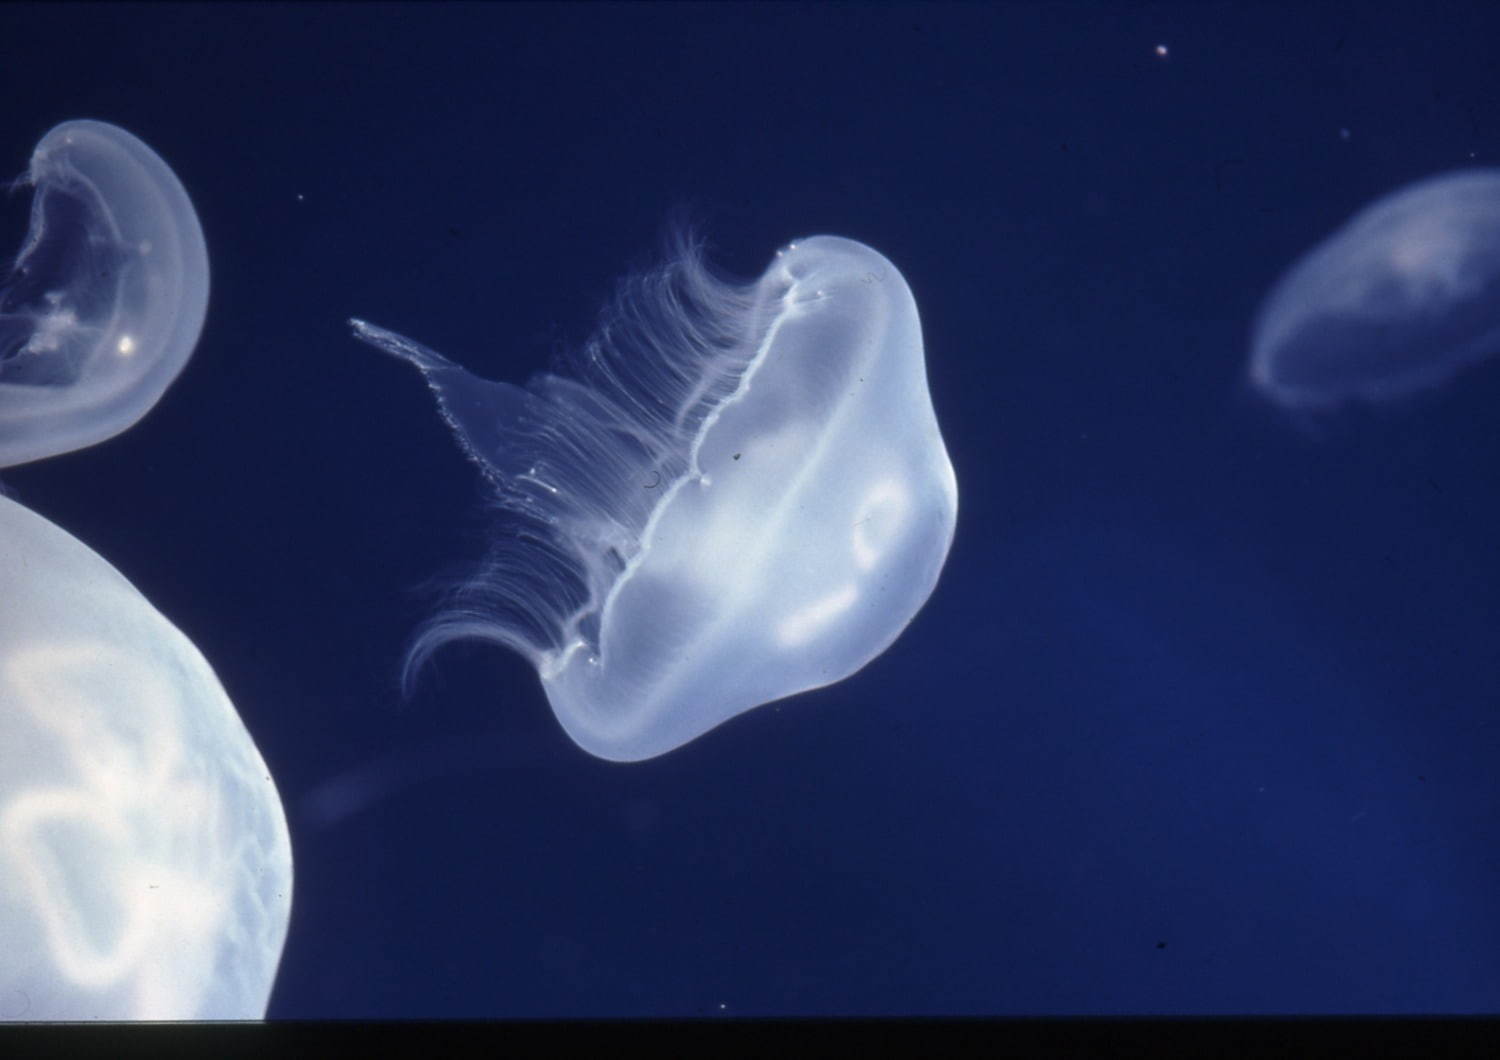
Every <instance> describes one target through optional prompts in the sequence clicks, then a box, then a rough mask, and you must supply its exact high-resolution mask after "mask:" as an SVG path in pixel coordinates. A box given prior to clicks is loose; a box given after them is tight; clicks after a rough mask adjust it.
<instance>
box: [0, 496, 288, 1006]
mask: <svg viewBox="0 0 1500 1060" xmlns="http://www.w3.org/2000/svg"><path fill="white" fill-rule="evenodd" d="M0 540H3V541H4V542H5V547H4V548H3V549H0V939H3V940H4V944H3V945H0V1018H5V1019H24V1020H55V1019H67V1020H76V1019H245V1018H259V1017H260V1016H262V1015H263V1014H264V1013H265V1008H266V1001H267V999H268V997H269V996H270V991H271V983H272V981H273V980H274V978H275V974H276V965H277V962H278V961H279V959H280V955H281V947H282V943H283V942H284V940H285V938H286V928H287V918H288V915H289V912H290V903H291V873H292V859H291V846H290V843H289V841H288V838H287V829H286V821H285V818H284V817H283V815H282V810H281V801H280V799H279V798H278V797H277V795H276V788H275V785H274V784H273V783H272V782H271V777H270V775H269V774H268V772H267V770H266V765H265V762H263V761H262V760H261V757H260V754H259V753H258V752H257V751H256V749H255V744H254V743H253V742H252V741H251V739H250V735H249V734H248V733H247V732H246V731H245V727H244V725H243V724H242V723H241V722H240V719H239V715H238V714H236V713H235V710H234V706H233V705H232V704H231V703H230V701H229V698H228V697H227V696H226V695H225V694H224V689H223V688H222V687H221V686H220V684H219V682H218V680H217V679H216V678H215V676H214V672H213V670H212V669H210V668H209V665H208V663H207V662H205V661H204V659H203V656H202V655H200V654H199V653H198V650H197V649H196V648H194V647H193V645H192V643H191V642H190V641H189V640H188V639H187V638H186V637H184V636H183V635H182V634H181V633H180V632H178V630H177V629H176V628H175V627H174V626H173V625H172V624H171V623H170V622H168V621H167V620H166V619H165V618H163V617H162V615H161V614H160V613H159V612H157V611H156V609H155V608H153V607H152V606H151V605H150V603H148V602H147V601H146V599H145V598H144V597H143V596H141V594H140V593H139V592H137V591H136V590H135V588H134V587H133V586H131V584H130V583H129V582H128V581H126V580H125V579H124V578H123V577H122V576H121V575H120V574H119V572H118V571H116V570H115V569H114V568H113V567H111V566H110V565H109V564H108V563H106V562H105V561H104V560H103V559H101V558H100V557H99V556H98V555H97V554H96V553H94V552H93V551H91V550H90V549H89V548H88V547H87V546H85V545H84V544H83V543H82V542H80V541H78V540H77V539H75V538H74V537H72V536H71V535H70V534H68V533H66V532H64V531H63V530H61V529H59V528H58V527H56V526H54V525H52V524H51V523H50V522H48V521H47V520H46V519H43V518H42V517H41V516H39V515H35V514H33V513H32V512H30V511H28V510H27V509H25V508H23V507H21V506H20V505H18V504H16V503H15V502H14V501H11V500H8V499H6V498H4V497H0Z"/></svg>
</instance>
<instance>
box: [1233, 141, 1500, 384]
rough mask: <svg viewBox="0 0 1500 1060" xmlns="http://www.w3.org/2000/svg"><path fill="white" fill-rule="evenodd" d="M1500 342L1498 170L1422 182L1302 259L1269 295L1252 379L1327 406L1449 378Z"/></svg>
mask: <svg viewBox="0 0 1500 1060" xmlns="http://www.w3.org/2000/svg"><path fill="white" fill-rule="evenodd" d="M1497 353H1500V170H1494V169H1469V170H1459V171H1456V172H1452V173H1445V174H1440V175H1438V176H1434V177H1429V178H1427V179H1425V180H1420V181H1417V182H1416V183H1414V184H1411V185H1408V186H1407V187H1405V188H1402V189H1400V190H1398V191H1395V192H1393V193H1391V194H1389V195H1386V196H1384V197H1383V198H1381V199H1378V200H1377V201H1376V202H1374V203H1372V204H1371V205H1369V206H1366V207H1365V208H1364V209H1363V210H1361V211H1360V212H1359V213H1357V214H1355V215H1354V216H1353V217H1352V218H1351V219H1350V220H1349V221H1348V222H1346V223H1345V224H1344V225H1343V227H1341V228H1340V229H1338V231H1336V232H1334V233H1333V234H1332V235H1331V236H1329V237H1328V238H1327V239H1326V240H1324V241H1323V242H1322V243H1320V244H1318V245H1317V246H1316V247H1314V248H1313V249H1312V250H1311V251H1309V252H1308V253H1307V254H1305V255H1304V256H1303V257H1302V258H1301V259H1300V260H1298V261H1297V262H1296V263H1295V264H1294V265H1293V266H1292V267H1291V268H1290V269H1289V270H1288V271H1287V272H1286V274H1285V275H1284V276H1282V278H1281V279H1280V280H1278V281H1277V283H1276V285H1275V287H1274V288H1273V289H1272V291H1271V293H1270V294H1269V295H1268V296H1267V298H1266V300H1265V302H1264V303H1263V304H1262V306H1261V309H1260V311H1259V314H1258V315H1257V318H1256V322H1255V328H1254V334H1253V338H1252V341H1251V355H1250V363H1249V380H1250V383H1251V384H1252V385H1253V386H1254V387H1256V388H1257V389H1258V390H1259V391H1260V392H1262V393H1263V394H1264V395H1265V396H1266V397H1268V398H1269V399H1270V400H1271V401H1272V402H1273V403H1275V404H1276V405H1278V406H1280V407H1282V408H1286V409H1290V410H1295V411H1310V412H1318V411H1323V410H1331V409H1336V408H1339V407H1341V406H1344V405H1347V404H1349V403H1351V402H1365V403H1369V404H1379V403H1383V402H1387V401H1391V400H1393V399H1398V398H1403V397H1406V396H1409V395H1412V394H1416V393H1419V392H1421V391H1424V390H1428V389H1431V388H1433V387H1436V386H1439V385H1441V384H1442V383H1444V382H1446V381H1447V380H1449V379H1450V378H1452V377H1453V376H1454V375H1456V374H1457V373H1459V372H1461V371H1463V370H1464V369H1466V368H1469V367H1470V366H1473V365H1475V364H1477V363H1479V362H1480V361H1483V360H1485V359H1486V358H1489V357H1491V356H1494V355H1495V354H1497Z"/></svg>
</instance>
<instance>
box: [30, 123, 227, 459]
mask: <svg viewBox="0 0 1500 1060" xmlns="http://www.w3.org/2000/svg"><path fill="white" fill-rule="evenodd" d="M23 181H24V183H27V184H30V185H31V186H32V187H33V188H34V189H35V193H34V196H33V198H32V204H31V227H30V230H29V231H28V232H27V234H26V239H25V241H24V242H23V244H22V246H21V252H20V254H19V256H18V257H17V258H16V261H15V264H14V265H13V266H12V267H11V270H10V275H9V276H8V277H7V279H6V280H5V282H4V284H3V285H0V466H8V465H13V464H22V463H25V462H27V461H30V460H38V459H40V458H42V457H45V456H51V455H53V454H54V453H64V452H68V451H69V450H73V449H79V448H82V447H83V446H86V445H93V444H94V443H96V442H101V441H103V440H105V439H106V438H111V437H113V436H114V435H116V434H119V433H120V432H121V431H123V430H125V429H126V428H127V427H129V426H130V425H131V424H133V423H135V422H136V420H138V419H140V418H141V417H142V416H144V415H145V414H146V413H147V412H148V411H150V409H151V407H152V406H153V405H155V404H156V402H157V400H158V399H159V398H160V397H161V395H162V393H163V392H164V391H165V390H166V389H167V387H168V386H169V385H170V384H171V382H172V380H173V379H175V378H176V377H177V373H178V372H180V371H181V370H182V366H183V365H184V364H186V363H187V359H188V355H189V354H191V353H192V352H193V345H194V343H196V342H197V341H198V332H199V331H200V330H201V329H202V327H203V314H204V310H205V307H206V306H207V304H208V253H207V250H206V249H205V247H204V244H203V231H202V229H201V228H200V227H199V225H198V215H197V214H196V213H195V212H194V211H193V204H192V203H191V202H190V201H189V199H188V196H187V193H186V192H185V191H183V188H182V185H181V184H180V183H179V182H178V180H177V177H176V176H175V175H174V174H173V173H172V171H171V170H170V169H169V168H167V164H166V163H165V162H163V161H162V160H161V159H160V158H159V157H157V155H156V153H155V152H154V151H152V150H151V148H149V147H147V146H146V145H145V144H143V143H141V141H140V140H138V139H136V138H135V137H134V136H132V135H131V134H130V133H128V132H126V131H125V130H124V129H120V128H117V127H116V126H113V125H108V124H106V123H104V122H99V121H70V122H64V123H63V124H61V125H59V126H57V127H56V128H54V129H53V130H52V131H51V132H49V133H47V135H46V136H44V137H42V140H41V142H40V143H39V144H37V146H36V150H35V151H34V152H33V153H32V156H31V167H30V169H29V170H28V172H27V173H26V176H25V177H24V178H23Z"/></svg>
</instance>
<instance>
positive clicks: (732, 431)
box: [351, 236, 958, 761]
mask: <svg viewBox="0 0 1500 1060" xmlns="http://www.w3.org/2000/svg"><path fill="white" fill-rule="evenodd" d="M351 323H352V325H353V328H354V333H355V335H356V336H358V337H359V338H361V339H363V340H364V341H366V342H369V343H371V344H373V345H375V346H377V347H380V348H381V349H384V350H386V351H388V352H390V353H393V354H395V355H397V356H398V357H401V358H404V359H405V360H407V361H409V362H411V363H412V364H413V365H415V366H416V367H417V368H418V369H420V370H421V372H422V373H423V375H424V376H425V377H426V379H427V382H428V384H429V386H430V387H431V388H432V390H433V391H434V393H435V394H436V396H437V399H438V402H439V405H440V408H441V411H442V413H443V415H444V417H445V418H446V420H447V421H448V423H449V425H450V426H451V427H452V428H453V431H454V433H455V434H456V435H457V437H458V440H459V442H460V443H461V445H462V446H463V448H464V449H465V451H466V452H467V453H468V455H469V456H470V458H472V459H473V461H474V462H475V463H476V464H477V465H478V466H479V468H480V470H481V471H482V472H483V473H484V474H485V476H486V477H487V479H488V480H489V484H490V486H491V487H492V488H493V491H494V494H495V498H496V500H497V502H498V504H499V505H500V507H501V508H502V509H503V514H504V519H503V521H502V522H501V523H500V525H498V526H497V528H496V539H495V542H494V545H493V548H492V550H491V553H490V555H489V558H488V559H487V561H486V562H485V564H484V566H483V568H482V569H481V571H480V572H479V574H478V575H477V576H476V577H475V578H473V579H472V580H471V581H470V582H469V583H467V584H466V585H464V586H462V587H461V588H460V589H458V590H457V591H456V592H455V594H454V596H453V598H452V600H451V601H450V606H449V607H448V608H447V609H446V610H445V611H444V612H443V613H441V614H440V615H438V616H437V617H436V618H435V619H434V620H432V622H430V623H429V625H428V626H427V627H426V629H425V630H424V631H423V632H422V634H421V635H420V636H419V637H418V639H417V641H416V643H415V644H414V645H413V648H412V652H411V654H410V656H409V657H408V660H407V664H408V665H407V673H408V677H409V676H410V675H411V673H412V670H413V668H414V667H415V666H417V665H419V664H420V663H421V661H422V660H423V659H424V658H425V657H426V656H427V655H428V654H429V653H430V652H431V651H432V650H433V649H434V648H436V647H437V646H439V645H441V644H442V643H444V642H446V641H449V640H453V639H457V638H466V637H473V638H482V639H490V640H494V641H497V642H499V643H501V644H504V645H507V646H509V647H511V648H513V649H515V650H516V651H519V652H521V653H522V654H523V655H525V656H526V657H527V658H529V659H530V660H531V661H532V663H533V664H534V665H535V666H536V668H537V671H538V674H539V675H540V677H541V679H542V684H543V686H544V688H545V689H546V692H547V697H548V699H549V701H550V702H551V704H552V708H553V711H554V712H555V713H556V715H557V718H558V720H559V721H560V722H561V724H562V726H563V728H564V729H565V730H566V731H567V733H568V735H569V736H571V737H572V738H573V740H574V741H575V742H576V743H577V744H578V745H579V746H580V747H582V748H583V749H584V750H586V751H589V752H590V753H592V754H595V755H597V756H599V757H601V758H606V759H612V760H617V761H634V760H639V759H644V758H651V757H653V756H655V755H659V754H663V753H665V752H667V751H670V750H672V749H674V748H676V747H680V746H682V745H683V744H685V743H687V742H689V741H690V740H692V739H694V738H696V737H697V736H700V735H701V734H703V733H704V732H707V731H708V730H709V729H712V728H713V727H714V726H716V725H719V724H721V723H722V722H724V721H726V720H728V719H729V718H732V717H734V716H735V715H737V714H740V713H742V712H744V711H747V710H750V709H751V708H753V707H755V706H758V705H760V704H763V703H769V702H771V701H772V700H777V699H781V698H783V697H785V696H789V695H793V694H794V693H797V692H801V691H805V690H807V689H812V688H818V687H820V686H823V685H827V684H832V683H833V682H835V681H839V680H842V679H843V678H845V677H848V676H849V675H850V674H852V673H854V672H855V671H857V670H859V669H860V668H861V667H862V666H864V665H865V664H866V663H868V662H869V661H870V660H872V659H874V658H875V657H876V656H878V655H879V654H880V653H881V652H883V651H884V650H885V649H886V648H887V647H889V646H890V644H891V643H892V642H893V641H894V640H895V639H896V637H897V636H898V635H899V634H900V633H901V631H902V630H903V629H904V628H905V627H906V625H907V623H909V622H910V621H911V620H912V618H913V616H915V615H916V613H917V611H918V610H919V609H920V608H921V606H922V604H923V603H924V602H925V601H926V600H927V597H928V596H929V595H930V594H931V592H932V590H933V587H934V586H935V585H936V583H937V579H938V574H939V572H940V571H941V570H942V567H943V562H944V560H945V559H946V558H947V554H948V548H949V545H950V544H951V543H952V540H953V529H954V521H955V518H956V513H957V503H958V491H957V485H956V482H955V479H954V475H953V467H952V465H951V463H950V462H949V460H948V453H947V450H946V449H945V448H944V446H943V440H942V436H941V434H940V433H939V431H938V425H937V419H936V417H935V416H934V414H933V410H932V402H931V399H930V397H929V395H928V390H927V379H926V368H925V364H924V361H923V353H922V334H921V326H920V323H919V321H918V318H917V308H916V303H915V301H914V300H913V299H912V295H911V291H910V289H909V288H908V287H907V285H906V282H905V281H904V280H903V279H902V277H901V274H900V273H899V272H897V271H896V268H895V266H893V265H892V264H891V263H890V262H889V261H887V260H886V259H885V258H884V257H882V256H881V255H880V254H878V253H877V252H875V251H874V250H872V249H870V248H869V247H867V246H864V245H863V244H861V243H857V242H854V241H853V240H849V239H842V238H838V237H834V236H817V237H814V238H811V239H807V240H803V241H801V242H798V243H795V244H793V245H791V246H789V247H787V248H786V249H784V250H782V251H781V252H780V253H779V254H778V255H777V257H776V260H775V261H774V262H772V264H771V267H770V268H769V269H768V270H767V271H766V273H765V275H764V276H762V277H761V279H760V280H759V281H757V282H755V283H751V284H748V285H737V284H731V283H726V282H723V281H721V280H719V279H717V278H715V277H714V276H712V275H711V274H710V273H709V272H708V270H707V268H706V267H705V265H704V263H703V261H702V259H701V256H700V255H699V253H698V252H697V250H696V248H695V247H691V246H688V245H687V244H686V242H685V241H684V242H683V244H682V245H680V247H679V250H678V252H677V253H676V254H675V255H674V257H673V258H672V260H671V261H670V262H669V263H668V264H667V265H666V266H665V267H664V268H662V269H660V270H657V271H655V272H651V273H648V274H645V275H643V276H638V277H635V278H633V279H632V280H630V281H628V282H627V283H626V284H625V285H624V287H623V288H622V290H621V292H620V294H619V295H618V297H617V299H616V301H615V303H614V305H613V307H612V308H611V310H610V312H609V313H608V314H607V315H606V317H605V321H604V324H603V326H602V327H601V328H600V329H599V332H598V334H597V335H596V337H595V339H594V340H593V341H592V342H591V343H590V344H589V345H588V346H587V347H586V348H585V349H584V350H583V351H582V354H581V356H579V357H578V358H577V363H576V365H575V366H574V373H573V374H574V375H575V376H576V378H564V377H560V376H557V375H546V374H544V375H539V376H536V377H534V378H533V379H532V380H531V381H530V382H529V383H527V385H526V386H525V387H518V386H513V385H511V384H508V383H498V382H489V381H486V380H483V379H480V378H478V377H476V376H474V375H471V374H470V373H469V372H467V371H465V370H464V369H463V368H460V367H459V366H458V365H456V364H454V363H452V362H451V361H448V360H447V359H445V358H444V357H442V356H440V355H439V354H437V353H434V352H433V351H431V350H429V349H426V348H425V347H423V346H420V345H418V344H417V343H415V342H412V341H411V340H409V339H406V338H403V337H402V336H400V335H396V334H394V333H392V332H389V331H386V330H384V329H382V328H377V327H374V326H373V325H370V324H367V323H365V322H364V321H360V320H355V321H352V322H351Z"/></svg>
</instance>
